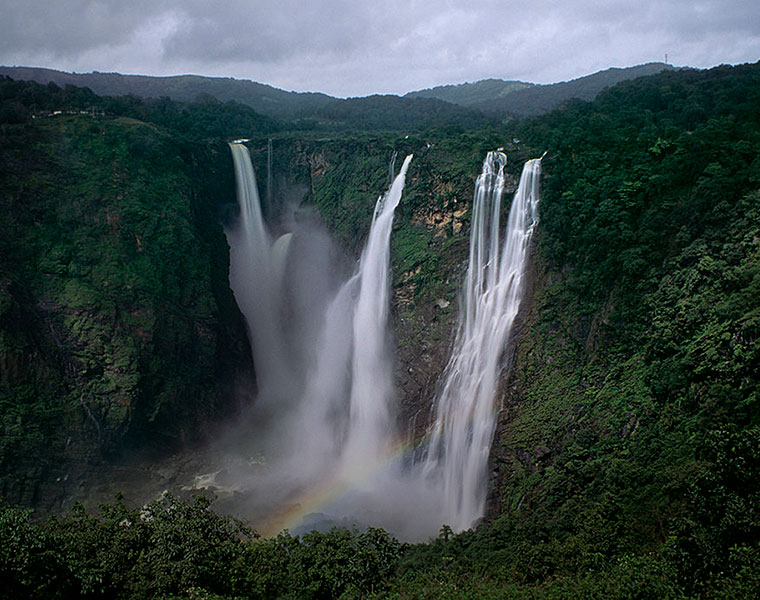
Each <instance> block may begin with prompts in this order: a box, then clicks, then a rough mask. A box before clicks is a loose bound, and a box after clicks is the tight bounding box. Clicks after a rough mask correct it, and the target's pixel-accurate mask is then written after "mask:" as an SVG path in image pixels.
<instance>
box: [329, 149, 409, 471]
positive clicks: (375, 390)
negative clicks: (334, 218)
mask: <svg viewBox="0 0 760 600" xmlns="http://www.w3.org/2000/svg"><path fill="white" fill-rule="evenodd" d="M393 160H395V156H394V158H393V159H392V162H393ZM411 160H412V155H411V154H410V155H408V156H407V157H406V159H405V160H404V164H403V165H402V166H401V171H400V172H399V174H398V175H397V176H396V178H395V179H394V180H393V184H392V185H391V187H390V189H389V190H388V192H387V193H386V194H385V195H383V196H380V198H378V200H377V203H376V205H375V213H374V217H373V219H372V226H371V227H370V232H369V237H368V238H367V243H366V246H365V247H364V251H363V252H362V256H361V259H360V261H359V267H358V270H357V276H358V278H359V286H360V287H359V293H358V297H357V300H356V307H355V308H354V315H353V357H352V362H351V373H352V377H351V396H350V404H349V418H350V422H349V434H348V440H347V445H346V454H345V456H344V461H346V463H345V464H346V465H347V466H348V468H349V470H354V469H361V468H362V467H366V465H367V464H372V463H373V462H376V461H377V460H378V458H379V457H380V456H381V455H382V454H383V452H385V451H386V450H387V448H388V446H389V445H390V441H391V440H392V439H393V435H392V434H393V432H392V431H391V429H392V423H391V412H390V406H391V400H392V394H393V380H392V378H391V374H392V370H393V369H392V363H391V358H390V356H389V352H388V347H387V344H388V342H387V328H388V304H389V300H390V292H389V287H390V285H389V284H390V281H389V280H390V274H389V271H390V238H391V227H392V225H393V214H394V211H395V210H396V207H397V206H398V203H399V201H400V200H401V192H402V191H403V189H404V181H405V178H406V171H407V169H408V168H409V163H410V162H411ZM349 284H350V282H349ZM368 461H369V463H368Z"/></svg>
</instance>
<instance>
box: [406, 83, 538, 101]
mask: <svg viewBox="0 0 760 600" xmlns="http://www.w3.org/2000/svg"><path fill="white" fill-rule="evenodd" d="M532 85H533V84H532V83H525V82H524V81H504V80H503V79H483V80H481V81H476V82H474V83H460V84H458V85H439V86H437V87H434V88H428V89H424V90H417V91H414V92H409V93H408V94H406V96H405V97H406V98H438V99H439V100H445V101H446V102H451V103H452V104H459V105H461V106H475V105H477V104H478V103H480V102H485V101H488V100H493V99H496V98H502V97H504V96H506V95H508V94H511V93H512V92H515V91H517V90H521V89H524V88H528V87H531V86H532Z"/></svg>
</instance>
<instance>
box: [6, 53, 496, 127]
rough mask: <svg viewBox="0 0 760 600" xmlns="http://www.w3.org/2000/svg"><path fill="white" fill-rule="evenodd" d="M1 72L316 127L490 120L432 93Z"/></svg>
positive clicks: (204, 79)
mask: <svg viewBox="0 0 760 600" xmlns="http://www.w3.org/2000/svg"><path fill="white" fill-rule="evenodd" d="M0 75H6V76H8V77H10V78H12V79H15V80H20V81H34V82H37V83H41V84H48V83H51V82H52V83H55V84H56V85H58V86H61V87H63V86H66V85H74V86H77V87H87V88H89V89H90V90H92V91H93V92H94V93H95V94H97V95H99V96H125V95H130V94H131V95H134V96H137V97H140V98H163V97H166V98H169V99H171V100H175V101H180V102H194V101H196V100H199V99H200V100H203V99H207V98H209V97H214V98H216V99H217V100H220V101H222V102H228V101H234V102H238V103H240V104H245V105H247V106H250V107H251V108H253V109H254V110H255V111H256V112H258V113H260V114H262V115H266V116H269V117H273V118H275V119H280V120H290V121H298V120H301V121H304V122H308V123H310V124H311V125H312V126H314V127H317V126H320V125H322V126H327V127H334V126H337V127H339V128H351V129H376V130H377V129H388V130H390V129H394V130H399V129H415V128H420V127H431V126H437V125H447V124H456V125H460V126H463V127H478V126H482V125H485V124H486V123H487V122H488V121H489V117H485V116H484V115H483V114H482V113H481V112H480V111H476V110H472V109H469V108H466V107H462V106H459V105H457V104H454V103H450V102H444V101H442V100H438V99H435V98H400V97H398V96H368V97H366V98H349V99H347V100H344V99H341V98H333V97H332V96H328V95H326V94H320V93H312V92H303V93H301V92H287V91H285V90H281V89H278V88H275V87H272V86H270V85H266V84H263V83H257V82H255V81H248V80H244V79H232V78H226V77H202V76H199V75H177V76H172V77H149V76H146V75H121V74H119V73H100V72H97V71H95V72H93V73H66V72H63V71H56V70H53V69H43V68H32V67H2V66H0ZM302 125H303V123H302Z"/></svg>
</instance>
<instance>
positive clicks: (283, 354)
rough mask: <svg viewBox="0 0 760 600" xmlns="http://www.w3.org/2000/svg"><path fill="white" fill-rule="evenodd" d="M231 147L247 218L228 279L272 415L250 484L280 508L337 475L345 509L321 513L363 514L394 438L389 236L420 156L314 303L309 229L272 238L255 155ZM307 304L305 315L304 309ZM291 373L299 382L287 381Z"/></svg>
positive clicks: (257, 435)
mask: <svg viewBox="0 0 760 600" xmlns="http://www.w3.org/2000/svg"><path fill="white" fill-rule="evenodd" d="M231 148H232V152H233V157H234V159H235V171H236V176H237V184H238V198H239V202H240V205H241V215H242V216H241V219H240V223H239V225H238V227H235V228H232V229H230V230H228V231H227V235H228V239H229V241H230V246H231V269H230V272H231V276H230V283H231V285H232V288H233V291H234V293H235V296H236V298H237V299H238V302H239V304H240V307H241V309H242V311H243V314H244V315H245V316H246V320H247V321H248V324H249V328H250V333H251V340H252V346H253V350H254V363H255V368H256V376H257V380H258V382H259V395H258V399H257V401H256V405H260V404H262V403H263V404H264V406H265V407H266V405H267V403H269V404H270V406H269V409H267V410H265V411H264V413H263V417H264V418H265V420H266V431H252V432H251V438H252V439H254V442H255V441H256V440H258V442H256V444H257V445H256V447H257V452H259V451H260V452H262V453H263V456H264V462H265V463H266V468H262V469H259V471H258V474H257V476H256V479H255V481H253V480H251V481H250V485H251V486H263V487H265V488H266V489H267V494H268V496H269V497H270V498H272V499H273V500H274V503H275V504H277V505H279V506H282V505H291V504H292V503H301V500H300V495H301V494H303V493H308V492H309V490H310V489H314V488H319V487H320V486H324V485H325V484H326V483H327V482H330V484H331V485H332V486H337V487H340V488H341V489H343V490H344V491H345V493H344V495H343V496H341V498H337V497H336V498H335V500H336V502H344V504H342V505H341V506H340V507H337V506H333V509H332V510H330V509H328V507H325V508H324V510H325V511H327V513H328V514H329V515H330V517H329V518H330V519H340V518H343V517H348V518H356V519H361V516H360V513H363V510H364V507H363V505H362V504H361V502H360V501H358V500H356V498H357V494H364V496H363V497H365V498H366V493H367V486H368V485H370V486H371V483H370V482H369V480H368V478H367V473H369V472H374V471H375V470H376V469H377V467H378V465H379V464H381V463H382V462H383V461H385V460H386V459H387V456H386V455H387V452H388V450H389V448H390V446H391V445H392V443H393V442H394V441H396V432H395V427H394V425H395V422H394V416H395V415H394V408H393V401H394V398H393V381H392V372H393V368H392V360H391V353H390V349H389V340H388V311H389V300H390V281H389V280H390V274H389V263H390V237H391V229H392V225H393V215H394V212H395V209H396V207H397V206H398V204H399V201H400V199H401V195H402V191H403V188H404V183H405V178H406V173H407V170H408V168H409V165H410V162H411V160H412V156H411V155H409V156H407V157H406V160H405V161H404V164H403V166H402V167H401V169H400V172H399V173H398V175H397V176H396V177H395V178H393V180H392V183H391V184H390V187H389V189H388V191H387V192H386V193H385V194H384V195H382V196H380V198H379V199H378V200H377V203H376V205H375V210H374V214H373V219H372V224H371V226H370V231H369V235H368V238H367V242H366V244H365V248H364V250H363V252H362V255H361V258H360V259H359V261H358V263H357V265H356V268H355V270H354V273H353V274H352V275H351V276H350V277H348V278H347V279H345V280H344V282H343V284H342V285H339V286H336V287H333V288H332V289H333V290H334V291H333V293H330V294H329V296H325V297H323V298H322V299H321V300H320V301H315V300H316V299H315V298H314V296H313V294H314V288H313V286H310V285H308V284H307V283H306V281H300V280H298V277H299V273H300V271H299V264H301V263H305V262H309V258H310V257H311V256H312V255H311V253H309V254H304V251H305V250H304V248H302V246H303V244H304V243H305V242H307V241H308V239H307V238H308V235H309V234H308V233H307V232H305V231H302V230H299V229H298V228H297V227H298V225H297V223H295V222H294V223H291V225H293V226H295V227H296V229H295V231H294V232H293V233H286V234H284V235H283V236H281V237H280V238H279V239H278V240H277V241H276V242H274V243H272V240H271V237H270V235H269V233H268V230H267V227H266V226H265V224H264V222H263V219H262V212H261V208H260V206H259V203H258V194H257V191H256V181H255V177H254V174H253V169H252V166H251V162H250V156H249V154H248V151H247V149H246V148H245V146H243V145H242V144H235V143H233V144H231ZM391 168H392V167H391ZM282 225H283V224H281V226H282ZM285 226H286V228H288V227H289V226H288V225H287V224H285ZM312 235H313V232H312ZM311 249H313V247H312V248H311ZM312 262H313V261H312ZM317 262H318V263H319V262H320V261H317ZM321 264H323V265H324V266H325V267H326V270H325V272H322V271H320V272H319V273H309V277H310V278H311V279H313V278H318V279H320V280H324V279H329V278H330V271H331V270H333V269H335V266H336V265H335V264H334V263H330V262H327V261H321ZM300 275H301V276H303V275H304V274H303V273H300ZM302 295H303V298H301V296H302ZM304 307H308V314H303V315H302V314H300V313H301V312H302V310H303V308H304ZM283 314H286V315H287V318H285V319H283V318H282V315H283ZM309 317H310V321H311V323H312V325H311V327H312V328H314V325H313V323H321V328H320V330H321V333H320V334H319V335H318V336H316V338H311V345H310V346H309V348H304V347H303V345H304V343H308V341H309V339H310V338H309V336H306V337H304V336H303V335H302V334H303V333H304V329H303V327H302V324H303V323H304V322H305V321H306V320H307V319H308V318H309ZM299 324H300V326H299ZM299 351H300V352H299ZM299 356H300V357H301V358H299ZM304 356H306V357H308V358H307V359H306V360H304V359H303V357H304ZM288 380H294V381H295V383H292V382H291V384H290V386H289V387H286V383H287V382H288ZM272 397H274V400H275V402H272ZM256 405H254V409H255V408H256ZM261 416H262V414H261V413H260V411H259V412H256V414H255V416H254V417H253V420H252V421H249V422H252V423H254V424H256V423H259V422H262V421H261ZM254 426H255V425H254ZM259 448H260V450H259ZM241 485H242V486H243V488H245V487H246V485H245V484H241ZM349 496H351V498H352V499H351V500H346V498H347V497H349ZM345 502H348V504H349V505H350V506H348V508H346V506H347V505H346V504H345ZM277 510H278V508H277V507H276V506H275V507H272V508H267V507H262V508H261V509H260V512H262V513H263V514H266V513H267V512H274V513H275V517H276V513H277Z"/></svg>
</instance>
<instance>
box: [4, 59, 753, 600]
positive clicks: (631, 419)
mask: <svg viewBox="0 0 760 600" xmlns="http://www.w3.org/2000/svg"><path fill="white" fill-rule="evenodd" d="M53 92H55V90H53ZM55 93H58V92H55ZM70 93H73V91H71V92H70ZM122 101H123V102H126V100H122ZM130 101H132V100H130ZM134 102H137V103H138V104H140V105H141V103H140V102H138V101H136V100H135V101H134ZM147 105H151V103H147ZM223 106H224V105H223ZM51 108H52V107H51ZM185 110H189V109H187V107H183V106H177V107H176V108H173V109H172V111H179V112H180V113H181V112H182V111H185ZM146 120H151V119H148V118H147V117H146ZM6 122H8V121H6ZM280 125H281V126H282V127H284V128H285V129H287V124H284V125H282V124H280ZM143 126H144V125H143ZM4 127H6V126H4ZM8 127H11V126H10V125H9V126H7V127H6V128H5V129H3V132H5V133H6V134H7V132H8V131H12V130H11V129H8ZM13 127H16V125H14V126H13ZM286 133H287V132H286V131H285V130H283V131H282V135H283V138H281V139H284V138H285V137H286V135H285V134H286ZM265 135H266V134H265ZM387 139H388V140H391V139H392V138H391V137H389V138H387ZM275 141H276V140H275ZM417 142H420V145H422V144H424V146H422V147H424V148H426V151H427V152H428V154H425V153H424V152H420V153H419V156H420V159H421V160H420V161H419V163H418V165H417V166H416V167H415V169H417V170H416V171H410V181H409V194H410V195H409V198H410V200H409V201H408V202H407V206H406V207H405V208H402V211H408V212H407V213H404V214H403V216H402V218H400V219H399V224H398V225H397V229H396V230H395V232H394V236H396V238H397V239H396V238H394V239H395V241H394V244H395V247H394V259H393V260H394V278H395V279H394V286H395V287H396V289H397V290H398V289H400V288H402V287H403V286H405V285H407V284H408V282H409V281H410V279H409V278H407V279H405V278H404V277H403V274H404V273H411V275H410V276H409V277H410V278H411V277H417V278H418V279H416V280H415V281H416V283H417V287H416V288H415V293H416V294H423V295H424V294H426V293H428V292H429V293H431V294H433V295H432V296H430V297H437V296H438V295H442V296H444V297H447V298H451V297H452V296H451V294H452V293H453V284H452V283H451V282H448V283H447V282H446V281H442V280H440V279H436V277H435V270H436V269H435V268H433V267H436V268H437V267H440V266H441V265H442V264H443V262H444V261H447V260H449V259H450V257H451V256H452V255H453V256H454V257H455V258H454V259H451V260H452V263H455V262H457V261H461V257H464V256H465V254H466V248H462V240H463V239H466V231H467V230H466V227H467V222H468V215H467V214H466V213H465V214H462V218H461V226H462V227H463V229H462V231H461V234H457V233H456V232H455V230H454V224H455V222H450V221H446V220H445V219H439V216H438V215H439V213H440V214H443V215H447V214H449V213H453V211H454V210H456V208H455V206H454V203H453V200H454V198H459V199H460V200H462V199H463V198H462V197H463V196H464V195H465V194H466V191H465V190H464V188H465V187H466V185H465V183H464V181H465V176H466V174H468V173H469V174H470V177H471V180H474V176H475V174H477V171H478V170H479V167H478V163H479V161H480V160H482V153H483V152H484V150H485V149H491V148H492V147H493V145H496V144H498V145H503V146H508V148H507V149H508V151H509V152H510V156H511V157H512V159H513V161H517V160H518V159H521V158H526V157H529V156H535V155H540V154H541V153H542V152H543V151H544V150H547V151H548V155H547V157H546V158H545V160H544V175H545V178H544V184H543V198H542V204H541V219H542V220H541V223H540V228H539V232H538V237H537V244H536V248H535V260H534V265H533V267H532V289H531V292H530V298H529V302H528V304H529V308H528V310H526V314H524V315H523V319H522V326H521V331H520V333H519V335H518V340H517V341H518V343H517V349H516V352H515V355H514V356H513V357H510V359H511V363H512V365H513V368H512V370H511V374H510V375H509V378H508V380H507V381H506V382H505V385H504V398H503V404H504V409H503V410H502V412H501V414H500V420H499V425H498V431H497V438H496V440H495V444H494V449H493V457H492V472H493V477H492V482H491V484H492V500H491V508H490V511H489V512H490V518H489V519H488V520H487V522H484V523H482V524H481V525H479V526H478V527H477V528H476V529H474V530H471V531H466V532H463V533H460V534H453V533H452V532H451V530H450V529H449V528H447V527H446V526H444V527H442V529H441V532H440V535H439V537H438V538H437V539H435V540H431V541H430V542H429V543H427V544H413V545H410V544H402V543H399V542H397V541H396V540H394V539H393V538H392V537H390V536H388V535H387V534H386V533H385V532H382V531H379V530H368V531H366V532H351V531H344V530H333V531H331V532H328V533H316V532H315V533H310V534H306V535H303V536H300V537H294V536H291V535H289V534H287V533H283V534H281V535H280V536H278V537H276V538H273V539H267V540H263V539H259V538H257V537H256V535H255V533H253V532H252V531H250V530H248V529H246V528H245V527H244V526H243V525H242V524H240V523H238V522H236V521H234V520H232V519H230V518H227V517H222V516H219V515H216V514H215V513H214V512H213V511H211V510H210V509H209V506H208V499H203V498H196V499H194V500H191V501H178V500H175V499H172V498H166V499H164V500H162V501H160V502H158V503H154V504H152V505H149V506H147V507H144V508H142V509H137V510H132V509H130V508H127V507H125V506H123V505H122V504H121V503H119V502H116V503H114V504H110V505H107V506H104V507H103V508H102V509H101V511H100V513H99V514H98V515H95V514H88V513H87V512H85V511H84V510H82V509H80V508H77V509H75V510H73V511H71V512H70V513H69V514H67V515H65V516H61V517H55V518H51V519H49V520H48V521H46V522H44V523H39V522H35V521H32V520H31V516H30V514H29V513H28V512H26V511H24V510H23V509H19V508H12V507H8V506H6V507H3V508H2V513H1V516H0V579H1V580H2V581H3V582H4V584H5V585H4V587H3V588H2V590H0V595H4V597H8V598H15V597H45V598H47V597H79V596H84V597H86V596H92V597H115V598H120V597H123V598H149V597H166V598H172V597H182V598H235V597H239V598H276V597H281V598H337V597H344V598H367V597H370V598H442V597H445V598H535V599H549V598H600V599H602V598H674V599H675V598H679V599H680V598H754V597H758V596H759V595H760V545H759V544H760V489H758V488H759V487H760V422H758V418H759V416H760V411H759V410H758V400H759V398H758V395H759V387H758V384H759V379H760V356H759V354H760V341H759V340H758V337H760V301H759V300H758V298H760V65H759V64H755V65H744V66H739V67H720V68H716V69H712V70H709V71H680V72H668V73H662V74H659V75H655V76H652V77H647V78H642V79H638V80H635V81H632V82H628V83H624V84H620V85H618V86H616V87H614V88H612V89H610V90H607V91H606V92H604V93H602V94H601V95H600V96H599V97H598V98H597V99H596V100H595V101H594V102H592V103H586V102H580V101H579V102H572V103H570V104H568V105H566V106H564V107H563V108H562V109H560V110H557V111H555V112H553V113H551V114H549V115H547V116H544V117H541V118H539V119H536V120H532V121H526V122H522V123H519V124H516V125H513V126H511V128H510V129H508V130H507V129H499V130H494V129H493V128H492V129H489V130H488V131H485V132H474V131H466V132H465V131H462V130H461V129H457V128H439V129H437V130H435V131H429V132H425V133H424V134H420V138H419V140H415V138H414V136H412V137H410V138H407V139H406V140H404V141H388V147H386V148H383V149H381V150H377V149H376V150H374V154H373V153H372V152H370V151H369V150H362V148H370V147H372V148H376V144H375V143H374V142H373V143H367V144H366V145H363V144H364V142H361V141H360V142H356V141H353V142H346V143H347V144H349V145H351V147H352V148H353V149H354V150H355V151H356V152H355V154H356V155H355V156H353V157H352V158H350V160H349V159H348V157H345V159H346V160H328V158H329V156H328V154H329V153H327V152H326V151H325V152H324V153H323V154H322V155H320V154H319V153H318V152H311V153H310V154H309V157H310V158H309V160H311V162H310V163H308V161H306V159H305V158H304V156H305V154H304V155H298V156H300V158H298V156H297V153H295V154H294V159H293V163H294V164H295V162H297V160H303V161H305V162H304V163H303V164H302V165H301V166H300V167H298V168H299V169H301V170H303V171H305V172H308V173H309V174H310V177H311V184H312V189H311V193H312V199H313V200H314V202H315V203H316V205H317V206H318V207H319V209H320V211H321V213H322V214H323V216H324V219H325V221H326V223H327V224H328V226H329V227H331V228H332V229H333V230H334V231H335V232H337V233H338V235H339V236H341V237H342V239H344V240H350V239H354V238H355V236H361V235H362V232H363V230H362V225H361V223H364V220H363V219H360V218H358V217H355V216H353V215H349V216H346V215H345V211H343V210H342V209H343V208H345V207H346V206H347V204H351V205H353V204H352V202H353V201H352V198H358V197H359V196H363V195H365V190H364V189H362V188H361V187H360V186H361V182H366V176H367V173H368V172H373V173H376V174H375V175H374V177H376V178H378V183H379V179H381V178H382V177H383V176H382V171H379V170H378V168H377V167H379V166H380V165H382V164H383V158H384V157H385V156H387V151H389V150H391V149H396V150H399V151H400V152H404V151H406V150H407V149H412V148H413V147H414V148H415V149H418V148H419V147H420V146H415V144H417ZM510 142H511V143H510ZM314 143H316V142H314ZM428 144H429V146H428ZM320 157H321V158H324V159H325V162H324V165H323V164H322V162H321V158H320ZM254 158H255V159H256V157H254ZM258 160H261V156H259V159H258ZM331 162H334V163H340V164H343V165H344V170H343V171H336V170H330V169H329V168H327V167H328V166H329V163H331ZM355 170H358V171H361V175H354V172H355ZM377 173H380V174H379V175H378V174H377ZM426 174H428V175H426ZM452 182H457V183H456V184H452ZM320 186H323V187H320ZM339 190H340V191H339ZM470 193H471V188H470ZM430 198H433V199H434V201H435V203H436V204H435V207H434V208H435V210H434V211H433V212H432V213H430V215H429V216H430V219H428V220H429V221H430V222H431V223H433V224H434V225H435V226H431V228H427V229H426V227H425V222H424V219H423V220H420V215H422V216H425V215H427V214H428V213H426V212H425V211H427V210H428V209H429V208H430V207H427V205H426V203H427V202H428V201H429V200H430ZM371 201H372V199H367V198H364V204H366V206H364V205H361V207H360V210H361V211H364V212H365V213H368V211H371ZM447 202H450V203H451V204H447ZM423 209H424V210H423ZM431 210H432V209H431ZM341 215H342V216H341ZM407 220H408V221H407ZM442 223H443V225H441V224H442ZM439 232H444V233H445V235H438V233H439ZM396 234H398V235H396ZM431 265H432V266H431ZM427 266H430V267H431V268H430V269H429V270H428V269H427ZM418 267H419V270H418ZM448 268H449V267H448V266H447V269H448ZM447 272H448V271H447ZM426 290H427V292H426ZM431 290H434V292H433V291H431ZM446 294H449V295H448V296H446ZM414 301H415V296H414V295H413V296H412V297H411V302H412V304H411V305H410V306H412V308H409V309H408V310H410V311H412V312H414V311H417V312H421V311H423V301H422V299H421V297H417V301H418V303H419V308H418V309H417V308H414ZM397 310H399V311H401V309H397ZM401 312H403V311H401ZM399 340H400V341H401V342H403V339H402V338H401V337H399ZM4 426H5V422H4ZM93 549H95V550H93Z"/></svg>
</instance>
